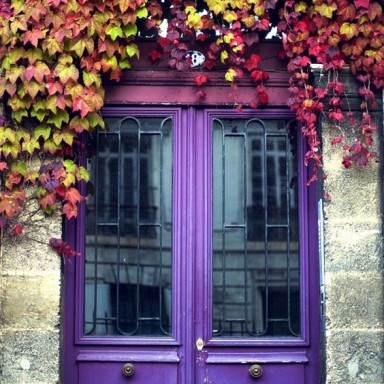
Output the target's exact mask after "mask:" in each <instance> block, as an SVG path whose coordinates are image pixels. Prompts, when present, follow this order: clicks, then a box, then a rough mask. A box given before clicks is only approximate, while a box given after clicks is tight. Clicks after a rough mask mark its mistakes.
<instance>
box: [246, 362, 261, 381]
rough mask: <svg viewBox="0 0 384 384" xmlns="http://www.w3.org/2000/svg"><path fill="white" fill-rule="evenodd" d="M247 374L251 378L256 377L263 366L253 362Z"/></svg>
mask: <svg viewBox="0 0 384 384" xmlns="http://www.w3.org/2000/svg"><path fill="white" fill-rule="evenodd" d="M249 374H250V375H251V376H252V377H253V378H255V379H258V378H259V377H260V376H261V375H262V374H263V368H261V366H260V365H259V364H254V365H252V367H251V368H249Z"/></svg>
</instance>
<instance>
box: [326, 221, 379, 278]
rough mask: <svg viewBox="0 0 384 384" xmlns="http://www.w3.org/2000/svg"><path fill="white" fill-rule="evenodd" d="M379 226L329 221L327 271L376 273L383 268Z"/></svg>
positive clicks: (327, 228)
mask: <svg viewBox="0 0 384 384" xmlns="http://www.w3.org/2000/svg"><path fill="white" fill-rule="evenodd" d="M381 241H382V240H381V230H380V223H379V221H378V220H377V219H376V218H374V217H373V218H372V219H371V222H367V221H366V222H364V221H363V222H351V221H350V220H348V218H346V219H345V221H342V220H326V221H325V225H324V249H325V259H326V264H325V269H326V272H327V273H329V272H340V271H350V272H352V271H359V272H369V271H372V272H377V271H380V270H381V269H382V261H381V253H382V242H381Z"/></svg>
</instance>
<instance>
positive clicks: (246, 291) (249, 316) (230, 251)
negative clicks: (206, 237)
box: [212, 118, 300, 337]
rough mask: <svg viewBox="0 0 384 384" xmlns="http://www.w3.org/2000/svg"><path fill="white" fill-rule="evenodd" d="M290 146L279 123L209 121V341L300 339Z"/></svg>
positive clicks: (295, 194) (295, 198)
mask: <svg viewBox="0 0 384 384" xmlns="http://www.w3.org/2000/svg"><path fill="white" fill-rule="evenodd" d="M296 146H297V142H296V140H295V135H294V134H291V130H290V128H289V124H288V122H285V121H281V120H265V121H261V120H259V119H250V120H247V119H239V118H236V119H233V118H230V119H215V120H214V127H213V319H212V321H213V329H212V333H213V336H214V337H225V336H244V337H257V336H291V337H292V336H298V335H299V334H300V288H299V247H298V228H299V222H298V185H297V165H296V163H297V159H296Z"/></svg>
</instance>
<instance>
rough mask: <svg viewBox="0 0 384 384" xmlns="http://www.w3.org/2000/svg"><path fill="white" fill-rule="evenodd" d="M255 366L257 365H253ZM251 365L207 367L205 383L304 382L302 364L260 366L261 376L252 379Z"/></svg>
mask: <svg viewBox="0 0 384 384" xmlns="http://www.w3.org/2000/svg"><path fill="white" fill-rule="evenodd" d="M255 364H257V363H255ZM252 365H253V364H249V363H247V364H225V365H223V364H215V365H207V373H206V381H204V383H205V382H207V383H209V384H235V383H236V384H255V383H257V384H299V383H305V381H304V377H305V376H304V365H303V364H262V363H260V364H259V365H260V366H261V368H262V375H261V376H260V377H259V378H253V377H252V376H251V375H250V373H249V369H250V368H251V366H252Z"/></svg>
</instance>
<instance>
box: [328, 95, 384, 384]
mask: <svg viewBox="0 0 384 384" xmlns="http://www.w3.org/2000/svg"><path fill="white" fill-rule="evenodd" d="M350 91H351V89H350ZM352 91H353V88H352ZM351 96H352V98H351V100H350V101H351V103H352V105H353V104H354V103H353V92H352V93H351ZM382 116H383V115H382V114H381V112H379V113H377V114H376V118H377V119H376V122H377V123H378V127H379V130H382V129H383V126H382V124H383V122H382ZM339 129H342V131H343V132H344V133H345V134H346V135H347V136H348V132H350V131H351V127H350V126H348V125H343V126H337V127H335V125H334V124H332V123H330V122H329V121H323V123H322V130H323V151H324V170H325V173H326V174H327V178H326V180H325V181H324V189H325V191H326V192H327V193H329V195H330V197H331V201H330V202H325V203H324V256H325V279H324V283H325V293H326V308H325V310H326V331H325V339H326V345H325V347H326V353H325V354H326V368H325V369H326V378H327V379H326V383H327V384H363V383H364V384H382V383H384V325H383V321H384V294H383V287H384V285H383V283H384V278H383V257H382V207H381V205H382V193H383V188H382V178H381V165H380V164H379V162H376V163H375V162H373V163H371V164H370V165H368V166H366V167H364V168H360V169H358V168H352V169H344V167H343V166H342V165H341V161H342V151H341V150H340V148H335V147H334V146H332V145H331V144H330V140H331V138H332V137H335V136H338V135H339V134H340V132H339V131H338V130H339ZM378 143H379V139H378ZM378 147H379V145H378ZM380 147H381V145H380Z"/></svg>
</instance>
